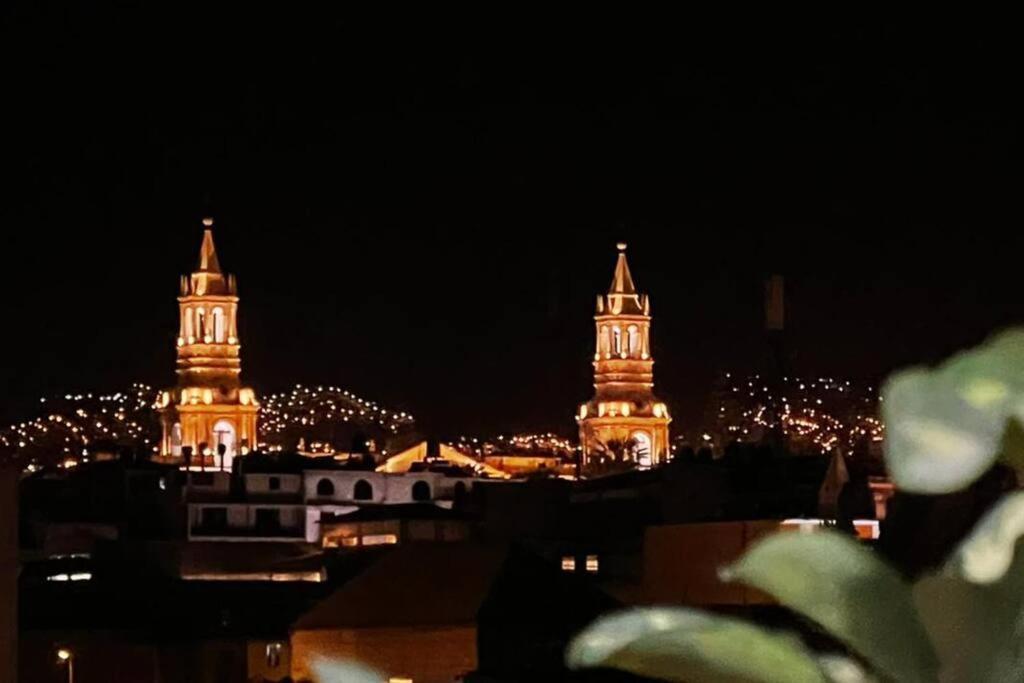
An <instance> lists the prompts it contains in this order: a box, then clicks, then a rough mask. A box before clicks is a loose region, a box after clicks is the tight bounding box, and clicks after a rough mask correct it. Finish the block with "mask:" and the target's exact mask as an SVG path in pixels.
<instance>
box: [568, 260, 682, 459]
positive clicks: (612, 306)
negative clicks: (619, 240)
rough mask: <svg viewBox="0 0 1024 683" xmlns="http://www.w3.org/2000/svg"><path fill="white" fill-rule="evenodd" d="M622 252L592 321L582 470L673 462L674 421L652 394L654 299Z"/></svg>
mask: <svg viewBox="0 0 1024 683" xmlns="http://www.w3.org/2000/svg"><path fill="white" fill-rule="evenodd" d="M618 249H619V259H618V263H616V265H615V276H614V278H613V279H612V286H611V289H610V290H609V291H608V294H606V295H603V296H599V297H598V298H597V315H595V316H594V321H595V323H596V331H597V343H596V350H595V353H594V389H595V395H594V398H593V399H591V400H590V401H589V402H587V403H584V404H583V405H581V406H580V408H579V411H578V412H577V414H576V421H577V422H578V423H579V427H580V445H581V446H582V449H583V453H582V457H583V461H582V465H583V467H584V469H588V468H590V467H591V466H592V465H594V464H595V463H596V461H597V460H599V459H601V460H604V459H612V460H625V461H629V462H631V463H633V464H635V465H637V466H639V467H651V466H655V465H659V464H662V463H664V462H666V461H667V460H668V457H669V436H668V425H669V422H671V421H672V419H671V418H670V417H669V414H668V409H667V408H666V407H665V404H664V403H661V402H660V401H659V400H658V398H657V397H656V396H655V395H654V360H653V359H652V358H651V346H650V331H651V304H650V299H649V298H648V297H647V295H646V294H638V293H637V291H636V287H635V286H634V284H633V277H632V275H630V272H629V264H628V263H627V262H626V245H625V244H619V245H618Z"/></svg>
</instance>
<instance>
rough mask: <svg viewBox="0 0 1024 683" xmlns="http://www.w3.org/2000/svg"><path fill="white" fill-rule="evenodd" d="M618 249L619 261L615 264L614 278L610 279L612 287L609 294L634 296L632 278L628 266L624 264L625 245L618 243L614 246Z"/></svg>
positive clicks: (634, 290) (634, 288)
mask: <svg viewBox="0 0 1024 683" xmlns="http://www.w3.org/2000/svg"><path fill="white" fill-rule="evenodd" d="M616 246H617V247H618V249H619V261H618V263H616V264H615V277H613V278H612V287H611V289H610V290H608V293H609V294H636V286H635V285H633V276H632V275H630V273H629V264H628V263H626V243H625V242H619V243H618V245H616Z"/></svg>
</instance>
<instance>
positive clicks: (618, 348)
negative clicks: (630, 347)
mask: <svg viewBox="0 0 1024 683" xmlns="http://www.w3.org/2000/svg"><path fill="white" fill-rule="evenodd" d="M612 353H614V354H615V355H616V356H618V355H620V354H621V353H622V328H621V327H619V326H618V325H614V326H613V327H612Z"/></svg>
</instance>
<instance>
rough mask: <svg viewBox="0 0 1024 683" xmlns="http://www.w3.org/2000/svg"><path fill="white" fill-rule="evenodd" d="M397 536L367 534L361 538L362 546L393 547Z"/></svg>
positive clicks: (396, 541)
mask: <svg viewBox="0 0 1024 683" xmlns="http://www.w3.org/2000/svg"><path fill="white" fill-rule="evenodd" d="M395 543H398V536H395V535H394V534H369V535H366V536H363V545H394V544H395Z"/></svg>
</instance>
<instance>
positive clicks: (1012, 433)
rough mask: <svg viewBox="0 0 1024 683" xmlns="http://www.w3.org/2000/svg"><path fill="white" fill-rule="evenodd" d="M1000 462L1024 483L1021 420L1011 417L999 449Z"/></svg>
mask: <svg viewBox="0 0 1024 683" xmlns="http://www.w3.org/2000/svg"><path fill="white" fill-rule="evenodd" d="M999 461H1000V462H1002V463H1004V464H1006V465H1009V466H1010V467H1012V468H1013V470H1014V472H1016V473H1017V481H1019V482H1024V426H1022V425H1021V421H1020V419H1018V418H1017V417H1011V418H1010V420H1009V422H1007V423H1006V429H1005V430H1004V431H1003V440H1002V442H1001V444H1000V447H999Z"/></svg>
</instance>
